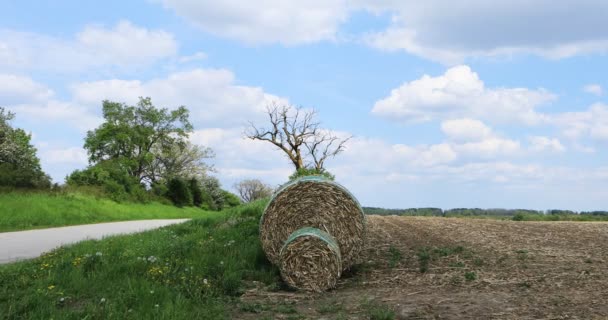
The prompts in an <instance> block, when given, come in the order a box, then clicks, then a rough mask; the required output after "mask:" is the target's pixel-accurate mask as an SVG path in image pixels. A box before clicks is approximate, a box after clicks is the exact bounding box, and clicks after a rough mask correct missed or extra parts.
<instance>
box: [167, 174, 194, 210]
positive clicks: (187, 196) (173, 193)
mask: <svg viewBox="0 0 608 320" xmlns="http://www.w3.org/2000/svg"><path fill="white" fill-rule="evenodd" d="M167 187H168V191H167V196H168V197H169V199H171V201H173V204H175V205H176V206H178V207H183V206H192V194H191V193H190V189H189V188H188V184H187V183H186V181H184V180H183V179H181V178H173V179H171V180H169V184H168V186H167Z"/></svg>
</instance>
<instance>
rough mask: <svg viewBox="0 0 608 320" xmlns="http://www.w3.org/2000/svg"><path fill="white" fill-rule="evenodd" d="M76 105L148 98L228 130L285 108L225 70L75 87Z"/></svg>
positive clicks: (278, 100)
mask: <svg viewBox="0 0 608 320" xmlns="http://www.w3.org/2000/svg"><path fill="white" fill-rule="evenodd" d="M71 90H72V94H73V96H74V99H75V101H77V102H78V103H80V104H83V105H91V106H99V105H100V103H101V101H102V100H103V99H107V100H111V101H117V102H125V103H129V104H133V103H136V102H137V100H138V97H139V96H150V97H152V98H153V100H152V102H153V103H154V104H155V105H156V106H158V107H171V108H172V107H177V106H180V105H185V106H186V107H188V109H189V110H190V112H191V120H192V122H193V123H195V124H198V125H204V126H221V127H229V126H231V125H244V124H246V123H247V121H248V120H255V119H259V118H260V117H261V116H263V113H262V111H264V110H265V107H266V105H268V104H270V103H272V102H276V103H283V104H287V103H288V101H287V99H285V98H282V97H278V96H276V95H272V94H269V93H266V92H265V91H264V90H263V89H262V88H260V87H250V86H242V85H237V84H235V77H234V74H233V73H232V72H230V71H228V70H225V69H194V70H189V71H183V72H176V73H172V74H170V75H168V76H167V77H165V78H156V79H151V80H149V81H139V80H121V79H111V80H103V81H93V82H84V83H79V84H75V85H73V86H72V87H71Z"/></svg>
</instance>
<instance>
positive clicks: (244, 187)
mask: <svg viewBox="0 0 608 320" xmlns="http://www.w3.org/2000/svg"><path fill="white" fill-rule="evenodd" d="M234 188H235V189H236V191H237V192H238V193H239V196H241V199H243V201H244V202H251V201H255V200H258V199H262V198H266V197H270V196H271V195H272V188H271V187H270V186H268V185H265V184H264V183H262V181H260V180H258V179H247V180H243V181H241V182H239V183H236V184H235V185H234Z"/></svg>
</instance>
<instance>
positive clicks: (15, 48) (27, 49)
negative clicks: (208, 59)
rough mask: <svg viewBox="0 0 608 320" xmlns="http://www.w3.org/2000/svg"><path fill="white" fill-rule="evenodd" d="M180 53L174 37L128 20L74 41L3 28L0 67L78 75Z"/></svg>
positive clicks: (87, 29)
mask: <svg viewBox="0 0 608 320" xmlns="http://www.w3.org/2000/svg"><path fill="white" fill-rule="evenodd" d="M176 52H177V43H176V41H175V39H174V38H173V35H172V34H170V33H168V32H165V31H162V30H149V29H146V28H142V27H138V26H135V25H133V24H132V23H130V22H128V21H121V22H119V23H117V24H116V25H115V26H114V27H113V28H111V29H107V28H104V27H102V26H87V27H85V28H84V30H83V31H82V32H80V33H78V34H77V35H75V37H74V39H70V40H65V39H61V38H55V37H50V36H46V35H41V34H36V33H28V32H18V31H13V30H8V29H0V58H1V59H0V68H3V69H6V70H50V71H53V72H59V73H65V72H79V71H83V70H89V69H95V68H100V67H105V68H107V67H115V68H120V69H121V70H123V69H130V68H136V67H141V66H144V65H147V64H150V63H153V62H155V61H158V60H160V59H163V58H168V57H172V56H174V55H175V54H176Z"/></svg>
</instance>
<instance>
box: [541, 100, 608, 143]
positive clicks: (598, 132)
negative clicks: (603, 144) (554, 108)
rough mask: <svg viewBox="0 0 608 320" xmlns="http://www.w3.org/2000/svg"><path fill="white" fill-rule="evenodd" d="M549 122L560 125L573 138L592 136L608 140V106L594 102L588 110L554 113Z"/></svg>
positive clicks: (592, 137) (565, 133)
mask: <svg viewBox="0 0 608 320" xmlns="http://www.w3.org/2000/svg"><path fill="white" fill-rule="evenodd" d="M549 122H550V123H551V124H553V125H556V126H558V127H559V128H561V130H562V134H563V135H564V136H565V137H567V138H569V139H572V140H578V139H581V138H591V139H594V140H599V141H608V106H607V105H605V104H602V103H596V104H593V105H591V106H590V107H589V109H587V110H586V111H579V112H564V113H560V114H555V115H552V116H551V117H550V118H549Z"/></svg>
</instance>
